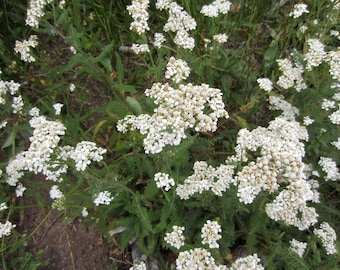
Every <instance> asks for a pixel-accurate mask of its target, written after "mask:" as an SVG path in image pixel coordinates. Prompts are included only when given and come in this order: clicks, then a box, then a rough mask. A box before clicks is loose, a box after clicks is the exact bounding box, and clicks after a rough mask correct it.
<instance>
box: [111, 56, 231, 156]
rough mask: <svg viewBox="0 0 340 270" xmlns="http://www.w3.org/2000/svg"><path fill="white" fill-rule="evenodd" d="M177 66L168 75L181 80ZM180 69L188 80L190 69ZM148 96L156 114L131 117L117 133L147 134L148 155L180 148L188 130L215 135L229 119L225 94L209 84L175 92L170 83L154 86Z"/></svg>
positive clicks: (171, 66)
mask: <svg viewBox="0 0 340 270" xmlns="http://www.w3.org/2000/svg"><path fill="white" fill-rule="evenodd" d="M174 63H177V62H175V61H174ZM174 63H171V64H169V72H168V74H169V76H170V75H171V76H175V77H176V76H177V78H178V76H179V75H178V74H179V71H178V70H176V68H175V67H176V66H177V64H174ZM180 66H181V67H183V70H184V71H180V72H181V73H180V77H181V78H185V77H186V76H187V75H186V74H187V72H188V69H187V67H186V65H185V64H184V63H181V65H180ZM183 72H184V75H183ZM145 94H146V96H149V97H151V98H153V99H154V102H155V104H156V105H159V106H158V107H157V108H156V109H154V114H153V115H152V116H150V115H147V114H140V115H138V116H135V115H128V116H126V117H125V118H124V119H122V120H119V121H118V123H117V130H118V131H120V132H126V131H127V130H128V129H130V130H135V129H138V130H139V131H140V132H141V134H146V135H147V136H146V138H145V139H144V149H145V152H146V153H152V154H155V153H159V152H161V151H162V150H163V148H164V147H165V146H166V145H179V144H180V142H181V140H182V139H184V138H186V135H185V130H187V129H189V128H194V129H195V131H196V132H204V131H206V132H207V131H210V132H214V131H216V129H217V122H218V119H219V118H222V117H225V118H228V117H229V115H228V113H227V112H226V111H225V109H224V103H223V100H222V92H221V91H220V90H219V89H216V88H210V87H209V85H207V84H202V85H193V84H191V83H189V84H179V85H178V88H173V87H171V86H170V85H169V84H168V83H166V84H161V83H154V84H153V85H152V87H151V88H150V89H147V90H146V91H145Z"/></svg>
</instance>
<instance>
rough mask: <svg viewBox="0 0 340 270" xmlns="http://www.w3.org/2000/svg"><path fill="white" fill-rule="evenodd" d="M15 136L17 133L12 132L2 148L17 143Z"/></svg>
mask: <svg viewBox="0 0 340 270" xmlns="http://www.w3.org/2000/svg"><path fill="white" fill-rule="evenodd" d="M15 137H16V133H15V132H11V133H10V134H9V135H8V137H7V138H6V140H5V142H4V144H3V145H2V147H1V149H5V148H7V147H10V146H12V145H14V144H15Z"/></svg>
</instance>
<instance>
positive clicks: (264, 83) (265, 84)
mask: <svg viewBox="0 0 340 270" xmlns="http://www.w3.org/2000/svg"><path fill="white" fill-rule="evenodd" d="M257 83H258V84H259V86H260V88H261V89H263V90H264V91H266V92H270V91H271V90H273V83H272V81H271V80H270V79H268V78H258V79H257Z"/></svg>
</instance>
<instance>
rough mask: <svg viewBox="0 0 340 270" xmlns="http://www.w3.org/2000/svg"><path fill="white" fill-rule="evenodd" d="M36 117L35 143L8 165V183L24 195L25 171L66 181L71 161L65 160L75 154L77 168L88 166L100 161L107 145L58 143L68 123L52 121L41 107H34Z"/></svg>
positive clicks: (80, 169) (54, 179) (83, 142)
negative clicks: (41, 114)
mask: <svg viewBox="0 0 340 270" xmlns="http://www.w3.org/2000/svg"><path fill="white" fill-rule="evenodd" d="M30 114H31V115H35V116H33V118H32V119H31V120H30V126H31V127H32V128H33V129H34V131H33V136H32V137H30V138H29V139H30V141H31V144H30V146H29V148H28V150H26V151H23V152H21V153H19V154H17V155H16V156H15V158H14V159H12V160H11V161H10V162H9V163H8V165H7V167H6V173H7V183H8V184H9V185H10V186H17V195H19V196H20V195H22V193H23V191H24V190H25V187H23V185H22V184H21V183H19V179H20V178H21V177H22V176H23V175H24V172H25V171H30V172H34V173H36V174H38V173H41V174H43V175H45V176H46V179H47V180H52V181H55V182H61V181H62V175H63V174H65V173H66V172H67V169H68V165H67V163H66V162H65V161H66V160H67V158H71V159H73V160H74V161H75V162H76V165H75V166H76V169H77V170H79V171H83V170H85V168H86V166H87V165H89V164H90V163H91V161H96V162H99V161H101V160H102V159H103V157H102V155H103V154H104V153H105V152H106V150H105V149H102V148H100V147H96V146H95V144H94V143H93V142H87V141H82V142H80V143H78V144H77V146H76V147H75V148H73V147H71V146H69V145H67V146H64V147H58V144H59V142H60V139H61V138H60V137H61V136H62V135H64V134H65V129H66V128H65V126H64V125H63V124H62V123H61V122H59V121H49V120H47V119H46V117H45V116H39V115H37V114H39V110H38V109H36V108H34V109H32V110H30Z"/></svg>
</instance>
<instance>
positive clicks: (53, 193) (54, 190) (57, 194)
mask: <svg viewBox="0 0 340 270" xmlns="http://www.w3.org/2000/svg"><path fill="white" fill-rule="evenodd" d="M63 196H64V194H63V193H62V192H61V191H60V189H59V187H58V186H57V185H53V186H52V187H51V189H50V197H51V199H60V198H61V197H63Z"/></svg>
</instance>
